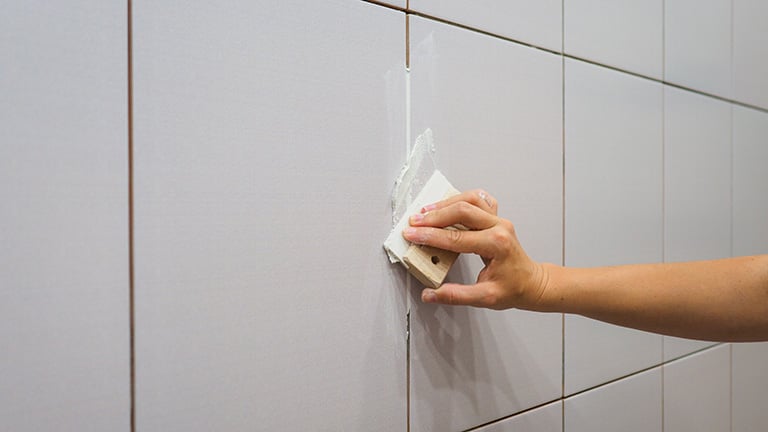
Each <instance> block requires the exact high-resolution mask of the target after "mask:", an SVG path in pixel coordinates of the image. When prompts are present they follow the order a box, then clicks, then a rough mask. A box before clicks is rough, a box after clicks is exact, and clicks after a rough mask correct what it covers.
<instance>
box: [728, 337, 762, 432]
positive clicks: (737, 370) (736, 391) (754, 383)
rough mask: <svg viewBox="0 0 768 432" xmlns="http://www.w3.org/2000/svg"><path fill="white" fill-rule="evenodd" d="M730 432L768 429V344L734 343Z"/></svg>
mask: <svg viewBox="0 0 768 432" xmlns="http://www.w3.org/2000/svg"><path fill="white" fill-rule="evenodd" d="M732 361H733V365H732V368H733V372H732V380H733V384H732V385H733V396H732V397H733V400H732V401H731V403H732V404H733V414H732V415H733V422H732V426H731V430H732V431H733V432H749V431H761V430H768V410H766V409H765V401H766V400H768V368H766V367H765V365H767V364H768V343H745V344H733V359H732Z"/></svg>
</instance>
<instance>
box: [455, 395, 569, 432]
mask: <svg viewBox="0 0 768 432" xmlns="http://www.w3.org/2000/svg"><path fill="white" fill-rule="evenodd" d="M557 402H562V399H560V398H558V399H553V400H550V401H547V402H544V403H541V404H538V405H536V406H532V407H530V408H526V409H524V410H522V411H518V412H516V413H514V414H510V415H507V416H504V417H499V418H497V419H494V420H491V421H489V422H486V423H483V424H481V425H477V426H472V427H471V428H469V429H464V431H463V432H471V431H477V430H480V429H482V428H484V427H486V426H490V425H492V424H494V423H498V422H502V421H504V420H507V419H510V418H512V417H517V416H519V415H523V414H527V413H529V412H531V411H533V410H537V409H539V408H543V407H545V406H547V405H552V404H554V403H557Z"/></svg>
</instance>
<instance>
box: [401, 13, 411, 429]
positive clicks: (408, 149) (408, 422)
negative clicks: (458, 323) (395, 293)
mask: <svg viewBox="0 0 768 432" xmlns="http://www.w3.org/2000/svg"><path fill="white" fill-rule="evenodd" d="M407 6H408V2H407V1H406V7H407ZM410 69H411V30H410V15H409V14H408V13H407V12H406V14H405V157H406V158H407V157H408V155H410V154H411V71H410ZM406 216H407V215H404V216H403V217H406ZM405 277H406V282H405V299H406V300H405V302H406V303H405V304H406V316H405V320H406V323H405V329H406V338H405V429H406V431H407V432H410V431H411V289H412V288H411V277H410V276H409V275H408V274H406V276H405Z"/></svg>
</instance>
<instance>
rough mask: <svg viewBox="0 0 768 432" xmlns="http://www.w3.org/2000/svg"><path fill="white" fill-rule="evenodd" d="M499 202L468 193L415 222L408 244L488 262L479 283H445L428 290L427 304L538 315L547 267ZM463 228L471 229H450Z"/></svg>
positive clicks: (424, 210)
mask: <svg viewBox="0 0 768 432" xmlns="http://www.w3.org/2000/svg"><path fill="white" fill-rule="evenodd" d="M497 210H498V206H497V203H496V200H495V199H494V198H493V197H491V196H490V195H488V193H486V192H484V191H482V190H474V191H469V192H464V193H462V194H459V195H456V196H454V197H451V198H448V199H446V200H443V201H440V202H437V203H435V204H431V205H428V206H426V207H424V208H422V209H421V213H419V214H416V215H413V216H411V217H410V220H409V222H410V224H411V227H409V228H406V229H405V231H404V232H403V236H404V237H405V239H406V240H408V241H410V242H413V243H416V244H424V245H428V246H434V247H437V248H440V249H446V250H450V251H454V252H461V253H475V254H477V255H480V257H481V258H482V259H483V262H485V268H483V270H482V271H480V274H479V275H478V277H477V283H476V284H474V285H460V284H451V283H446V284H443V285H442V286H440V287H439V288H438V289H425V290H424V291H423V292H422V293H421V299H422V301H423V302H425V303H443V304H451V305H469V306H478V307H486V308H492V309H508V308H512V307H515V308H520V309H531V310H538V309H539V308H540V307H541V305H540V302H541V299H542V297H543V296H544V295H545V292H546V290H547V285H548V284H549V273H548V269H547V268H546V266H545V265H542V264H539V263H537V262H535V261H533V260H531V259H530V258H529V257H528V255H527V254H526V253H525V251H524V250H523V248H522V247H521V246H520V243H519V242H518V240H517V236H516V235H515V227H514V226H513V225H512V222H510V221H508V220H506V219H502V218H499V217H498V216H497V215H496V213H497ZM456 224H461V225H463V226H465V227H466V228H468V229H469V230H467V231H462V230H446V229H443V228H445V227H449V226H452V225H456Z"/></svg>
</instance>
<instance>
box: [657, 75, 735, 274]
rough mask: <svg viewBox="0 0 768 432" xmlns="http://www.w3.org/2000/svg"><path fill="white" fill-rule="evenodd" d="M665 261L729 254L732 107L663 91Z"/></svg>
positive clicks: (686, 94) (671, 89) (682, 91)
mask: <svg viewBox="0 0 768 432" xmlns="http://www.w3.org/2000/svg"><path fill="white" fill-rule="evenodd" d="M664 92H665V93H664V106H665V108H664V116H665V120H664V213H665V214H664V220H665V223H664V251H665V254H664V257H665V260H666V261H669V262H674V261H692V260H705V259H717V258H727V257H729V256H730V255H731V106H730V104H729V103H727V102H722V101H719V100H716V99H713V98H710V97H706V96H701V95H698V94H695V93H692V92H689V91H685V90H679V89H675V88H672V87H665V88H664Z"/></svg>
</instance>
